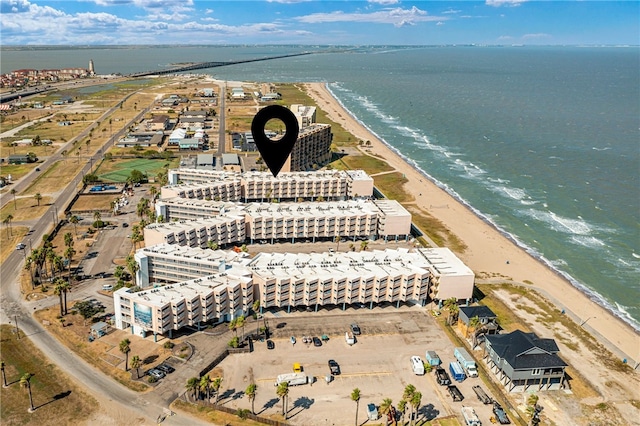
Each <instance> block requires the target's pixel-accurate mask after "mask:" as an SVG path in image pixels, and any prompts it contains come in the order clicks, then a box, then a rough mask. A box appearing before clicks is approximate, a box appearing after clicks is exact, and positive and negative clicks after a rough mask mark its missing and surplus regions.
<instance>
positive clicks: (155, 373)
mask: <svg viewBox="0 0 640 426" xmlns="http://www.w3.org/2000/svg"><path fill="white" fill-rule="evenodd" d="M147 374H148V375H150V376H152V377H155V378H156V379H158V380H160V379H162V378H163V377H164V376H166V374H164V372H162V371H161V370H158V369H157V368H152V369H151V370H149V371H147Z"/></svg>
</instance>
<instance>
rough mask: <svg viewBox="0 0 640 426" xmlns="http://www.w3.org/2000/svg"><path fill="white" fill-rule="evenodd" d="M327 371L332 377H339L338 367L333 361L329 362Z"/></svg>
mask: <svg viewBox="0 0 640 426" xmlns="http://www.w3.org/2000/svg"><path fill="white" fill-rule="evenodd" d="M329 370H331V375H332V376H338V375H340V365H338V363H337V362H336V361H335V360H333V359H330V360H329Z"/></svg>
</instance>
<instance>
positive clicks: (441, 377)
mask: <svg viewBox="0 0 640 426" xmlns="http://www.w3.org/2000/svg"><path fill="white" fill-rule="evenodd" d="M435 372H436V381H437V382H438V384H439V385H441V386H449V385H450V384H451V379H450V378H449V375H448V374H447V371H446V370H445V369H444V368H442V367H436V368H435Z"/></svg>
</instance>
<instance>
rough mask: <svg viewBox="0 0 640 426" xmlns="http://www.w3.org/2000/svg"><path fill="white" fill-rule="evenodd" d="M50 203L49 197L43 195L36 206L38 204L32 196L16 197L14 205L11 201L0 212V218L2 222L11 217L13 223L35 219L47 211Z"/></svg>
mask: <svg viewBox="0 0 640 426" xmlns="http://www.w3.org/2000/svg"><path fill="white" fill-rule="evenodd" d="M51 201H52V198H51V197H47V196H44V195H43V196H42V200H40V206H38V202H37V201H36V200H35V198H33V197H32V196H28V197H16V200H15V203H14V202H13V200H11V201H9V202H8V203H7V204H5V206H4V207H3V208H2V210H0V217H1V218H2V219H3V220H4V218H6V217H7V215H9V214H10V215H12V216H13V221H12V222H13V223H15V222H19V221H22V220H31V219H36V218H38V217H40V216H42V215H43V214H44V213H45V212H46V211H47V209H49V207H50V206H51Z"/></svg>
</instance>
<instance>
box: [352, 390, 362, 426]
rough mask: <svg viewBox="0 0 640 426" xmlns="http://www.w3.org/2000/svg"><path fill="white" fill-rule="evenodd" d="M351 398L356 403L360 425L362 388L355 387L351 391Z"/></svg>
mask: <svg viewBox="0 0 640 426" xmlns="http://www.w3.org/2000/svg"><path fill="white" fill-rule="evenodd" d="M351 400H352V401H354V402H355V403H356V426H358V409H359V408H360V389H358V388H355V389H354V390H353V391H352V392H351Z"/></svg>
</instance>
